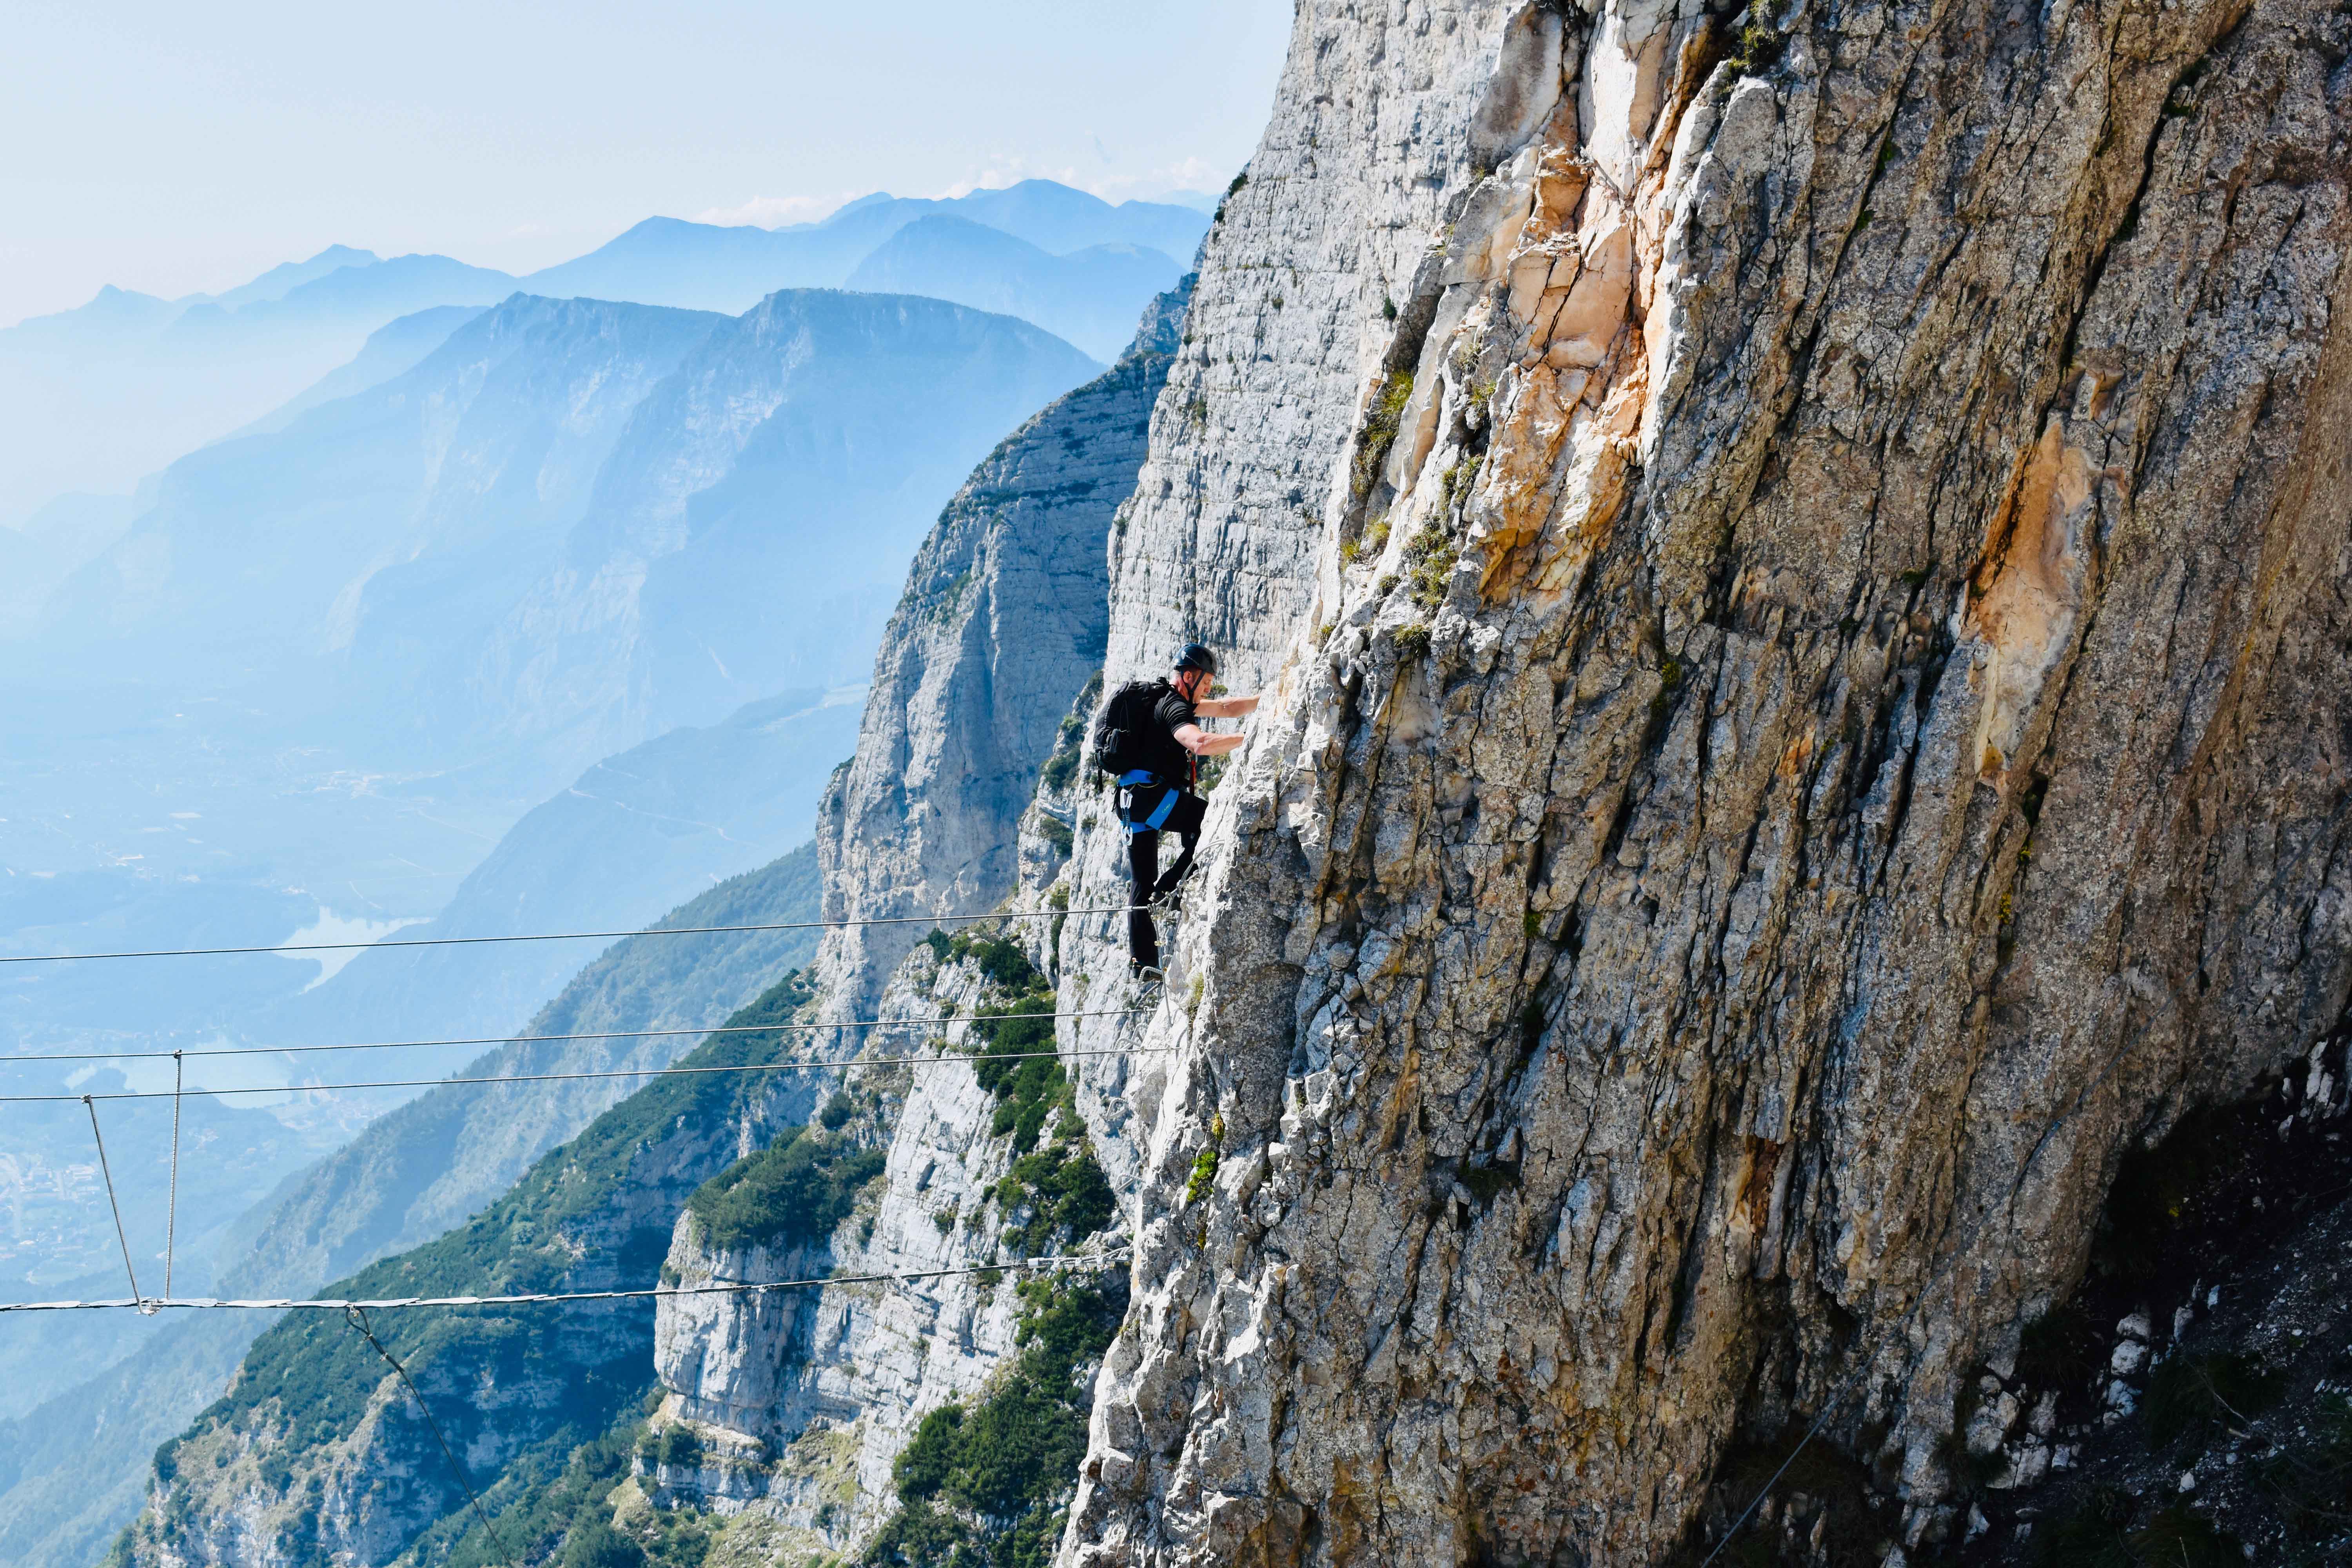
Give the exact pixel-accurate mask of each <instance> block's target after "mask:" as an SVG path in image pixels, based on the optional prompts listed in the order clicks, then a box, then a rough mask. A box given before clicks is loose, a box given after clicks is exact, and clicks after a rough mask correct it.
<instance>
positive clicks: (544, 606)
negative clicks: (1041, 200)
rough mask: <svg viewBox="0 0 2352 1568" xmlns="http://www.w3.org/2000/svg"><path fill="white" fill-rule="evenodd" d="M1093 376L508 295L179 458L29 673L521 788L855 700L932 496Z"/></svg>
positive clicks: (954, 313) (855, 328) (864, 324)
mask: <svg viewBox="0 0 2352 1568" xmlns="http://www.w3.org/2000/svg"><path fill="white" fill-rule="evenodd" d="M1095 368H1096V367H1095V366H1094V364H1093V363H1091V362H1089V361H1088V360H1087V358H1086V357H1085V356H1083V355H1082V354H1080V353H1076V351H1074V350H1072V349H1071V348H1070V347H1069V346H1068V345H1066V343H1063V342H1060V341H1058V340H1056V339H1055V338H1053V337H1050V336H1048V335H1047V334H1045V333H1044V332H1042V331H1038V330H1037V329H1035V328H1034V327H1031V326H1028V325H1027V324H1026V323H1024V322H1021V321H1013V320H1010V319H1007V318H1004V317H1002V316H989V315H982V314H979V313H977V312H973V311H970V310H961V309H959V308H957V307H954V306H950V305H947V304H943V303H940V302H938V301H933V300H908V299H893V298H884V297H873V296H863V295H855V294H844V293H834V292H810V291H789V292H786V293H783V294H780V295H778V296H776V297H775V298H773V299H772V300H768V301H767V302H765V303H763V304H762V305H761V307H759V308H758V309H757V310H753V311H751V312H749V313H747V314H746V315H745V316H743V317H741V318H739V319H734V320H730V319H727V318H723V317H719V316H715V315H711V314H709V313H705V312H691V311H680V310H664V309H661V308H657V307H648V306H636V305H617V304H611V303H606V302H603V301H595V300H539V299H535V298H532V297H530V296H517V297H515V298H513V299H511V300H508V301H507V302H506V303H505V304H503V305H500V306H499V307H498V308H496V309H495V310H490V311H488V312H487V313H485V314H483V315H481V316H479V317H478V318H476V319H475V320H474V321H469V322H467V324H466V325H464V326H463V327H460V328H459V329H458V330H457V331H456V332H454V333H452V334H451V335H450V337H449V339H448V340H447V341H446V342H444V343H443V344H442V345H441V346H440V347H439V348H437V349H436V350H435V351H433V353H430V354H428V355H426V356H425V359H424V360H423V361H422V362H421V363H418V364H417V365H415V367H414V368H412V369H411V370H409V371H407V372H406V373H404V374H401V375H398V376H395V377H394V378H393V379H392V380H390V381H387V382H384V383H383V384H380V385H378V386H375V387H373V388H371V389H369V390H368V391H366V392H364V393H362V394H361V395H357V396H355V397H351V398H345V399H341V400H339V401H336V402H333V403H329V404H325V405H320V406H319V407H317V408H313V409H311V410H310V411H308V412H306V413H303V414H301V415H299V416H296V417H295V418H294V419H293V420H292V421H291V422H290V423H289V425H288V426H286V428H285V429H283V430H281V431H277V432H273V433H267V434H262V435H257V436H254V437H245V438H241V439H238V440H235V441H227V442H223V443H221V444H219V445H217V446H215V447H207V448H205V449H204V450H203V451H200V452H198V453H195V454H194V455H193V456H191V457H189V458H184V459H182V460H181V461H180V462H178V463H176V464H174V465H173V466H172V468H169V469H168V470H166V471H165V473H164V474H163V477H162V479H161V481H160V484H159V486H158V495H157V500H156V502H155V504H154V506H153V507H152V509H151V510H148V511H147V512H146V513H145V514H144V515H143V516H142V517H141V518H140V519H139V520H138V521H136V522H135V523H134V524H133V525H132V526H131V529H130V530H129V531H127V532H126V533H125V534H123V535H122V536H121V538H120V539H118V540H116V541H115V542H113V543H112V544H111V545H110V546H109V547H108V548H107V549H106V550H105V551H104V552H102V553H101V554H100V556H99V557H98V558H97V559H96V560H94V561H92V562H90V563H88V564H87V565H85V566H84V567H82V568H81V569H80V570H79V572H78V573H77V574H75V575H74V576H73V577H72V578H71V579H70V580H68V582H67V583H66V584H64V585H63V586H62V587H60V588H59V589H58V591H57V592H56V593H54V594H53V595H51V596H50V598H49V601H48V603H47V608H46V610H45V612H44V615H43V617H42V620H41V623H40V627H39V631H38V633H37V636H36V637H33V638H32V639H30V640H29V641H28V642H27V643H26V645H24V646H23V647H22V648H21V650H20V652H19V654H18V658H19V661H20V664H19V668H20V670H21V671H22V672H23V675H24V676H25V677H26V678H28V679H32V680H34V681H37V682H39V683H43V684H58V685H64V686H69V687H77V688H79V687H87V686H89V685H92V684H95V683H98V682H102V681H108V680H121V681H127V682H133V683H140V684H145V685H151V686H161V687H164V688H167V689H172V690H173V691H175V692H177V693H179V694H181V695H182V696H184V697H187V698H194V697H196V696H200V695H205V694H212V695H217V696H223V697H240V698H247V699H250V700H254V701H255V703H256V705H257V706H260V705H262V704H263V703H264V702H266V703H267V705H268V708H269V710H271V711H272V712H273V713H274V714H276V715H277V716H278V721H279V722H280V724H281V725H282V724H284V723H288V722H291V721H296V720H303V719H307V720H310V721H314V722H310V723H309V724H308V726H307V727H306V730H305V735H306V738H307V739H308V740H309V741H310V742H311V743H314V744H315V743H319V742H325V741H331V742H340V743H342V744H345V745H347V746H355V745H358V744H361V743H362V742H363V743H364V745H365V746H366V748H367V750H368V754H369V756H370V758H371V760H372V761H373V762H374V763H376V765H378V766H400V767H443V766H447V765H450V764H453V763H479V762H480V761H481V760H483V759H484V758H485V757H486V756H489V757H497V758H499V759H500V763H501V765H502V766H505V767H508V768H509V769H511V770H513V772H514V775H515V776H514V781H513V783H512V784H511V785H510V786H509V790H508V793H509V794H510V795H521V796H522V797H523V798H525V799H536V798H538V797H541V796H543V795H546V794H547V793H549V792H550V791H551V789H553V788H555V787H557V786H558V785H559V784H561V783H562V781H563V780H564V779H566V778H568V777H569V776H570V775H572V773H576V772H577V771H578V770H579V769H580V768H582V767H584V766H586V765H588V764H589V763H592V762H593V761H594V760H595V759H596V758H598V757H600V756H604V755H608V754H610V753H611V752H614V751H616V750H619V749H622V748H625V747H626V746H628V745H631V744H634V743H635V742H638V741H640V740H643V739H645V738H646V736H648V735H650V734H654V733H658V732H659V731H661V730H662V729H664V728H667V727H668V726H669V725H671V724H675V723H709V722H713V721H717V720H718V719H719V718H721V717H723V716H724V715H725V714H726V713H728V712H730V711H731V710H734V709H735V708H737V707H740V705H741V704H742V703H744V702H746V701H749V700H756V699H758V698H761V697H763V696H766V695H768V694H769V693H771V692H773V691H776V690H778V689H782V688H784V687H786V686H789V685H793V684H819V685H828V686H829V685H835V684H841V683H843V682H845V681H848V680H855V679H857V678H858V677H859V676H860V675H862V673H863V668H864V665H865V662H866V658H867V657H868V653H869V650H870V649H871V647H872V638H873V637H874V635H875V634H876V633H877V631H878V628H879V626H880V624H881V620H882V617H883V616H885V615H887V611H888V601H889V599H890V597H891V596H892V595H893V593H894V591H895V584H896V578H897V576H898V573H899V572H900V571H901V569H902V568H903V565H904V563H905V560H906V558H907V556H908V554H910V553H911V552H912V550H913V548H914V542H915V541H916V540H917V539H918V538H919V536H920V533H921V531H922V529H923V527H924V526H925V525H926V524H927V522H928V521H929V517H930V515H931V514H932V513H933V512H934V511H935V510H937V508H938V505H939V503H940V500H941V499H942V498H943V497H944V496H946V495H947V494H949V493H950V492H951V491H952V490H953V489H954V487H955V483H956V481H957V479H959V478H960V477H961V474H962V473H963V472H964V471H965V470H967V469H968V468H970V466H971V463H972V462H973V461H974V460H976V458H978V457H979V456H980V454H982V453H983V452H985V451H986V450H987V449H988V447H990V446H991V445H992V444H993V443H994V441H995V439H996V438H997V437H999V436H1001V435H1002V434H1003V432H1004V430H1006V429H1008V428H1010V427H1011V426H1013V425H1015V424H1017V423H1018V422H1019V421H1020V420H1021V418H1023V417H1024V416H1025V415H1026V414H1027V413H1029V412H1030V411H1032V410H1033V409H1034V408H1035V407H1037V406H1038V405H1042V404H1043V403H1045V402H1046V401H1049V400H1050V399H1051V398H1053V397H1054V396H1055V395H1058V394H1059V393H1061V392H1063V391H1066V390H1067V389H1068V388H1069V387H1070V386H1072V385H1075V384H1077V383H1078V382H1080V381H1083V380H1085V379H1087V376H1088V375H1089V374H1091V373H1092V372H1093V371H1094V370H1095ZM913 409H921V410H923V411H924V414H923V416H921V417H919V418H913V419H910V418H908V411H909V410H913Z"/></svg>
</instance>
